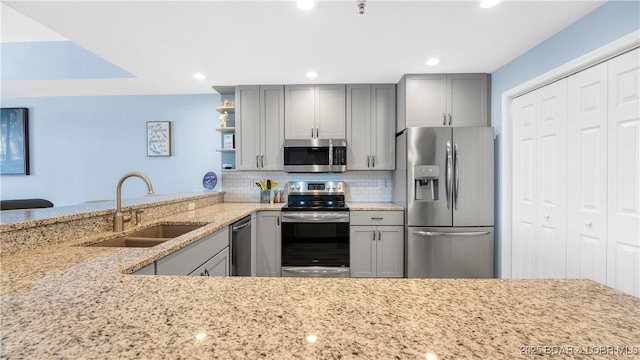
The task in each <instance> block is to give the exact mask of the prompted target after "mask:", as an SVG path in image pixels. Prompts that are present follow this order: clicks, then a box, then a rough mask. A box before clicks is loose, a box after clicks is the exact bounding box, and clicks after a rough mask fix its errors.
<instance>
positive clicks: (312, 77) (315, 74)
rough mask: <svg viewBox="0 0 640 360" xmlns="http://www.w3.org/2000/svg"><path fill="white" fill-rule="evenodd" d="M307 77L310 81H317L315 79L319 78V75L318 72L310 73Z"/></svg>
mask: <svg viewBox="0 0 640 360" xmlns="http://www.w3.org/2000/svg"><path fill="white" fill-rule="evenodd" d="M307 77H308V78H309V79H315V78H317V77H318V73H317V72H315V71H309V72H308V73H307Z"/></svg>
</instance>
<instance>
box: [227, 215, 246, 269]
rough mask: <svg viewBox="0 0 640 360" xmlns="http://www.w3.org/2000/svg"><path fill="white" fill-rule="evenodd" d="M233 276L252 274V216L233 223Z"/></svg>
mask: <svg viewBox="0 0 640 360" xmlns="http://www.w3.org/2000/svg"><path fill="white" fill-rule="evenodd" d="M230 233H231V276H251V216H247V217H245V218H243V219H241V220H238V221H236V222H235V223H233V224H231V232H230Z"/></svg>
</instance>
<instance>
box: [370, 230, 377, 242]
mask: <svg viewBox="0 0 640 360" xmlns="http://www.w3.org/2000/svg"><path fill="white" fill-rule="evenodd" d="M371 238H372V239H373V241H376V228H373V229H371Z"/></svg>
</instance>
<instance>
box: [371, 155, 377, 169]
mask: <svg viewBox="0 0 640 360" xmlns="http://www.w3.org/2000/svg"><path fill="white" fill-rule="evenodd" d="M371 167H376V156H375V155H371Z"/></svg>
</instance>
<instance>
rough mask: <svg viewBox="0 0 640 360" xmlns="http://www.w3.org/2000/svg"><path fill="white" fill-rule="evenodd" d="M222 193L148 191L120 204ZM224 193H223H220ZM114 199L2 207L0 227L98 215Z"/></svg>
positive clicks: (137, 205) (106, 211)
mask: <svg viewBox="0 0 640 360" xmlns="http://www.w3.org/2000/svg"><path fill="white" fill-rule="evenodd" d="M217 194H221V193H220V192H206V193H190V194H169V195H148V196H145V197H142V198H137V199H123V200H122V208H123V209H125V208H129V207H133V208H134V209H137V208H141V207H144V206H145V205H149V204H153V205H163V204H171V203H175V202H182V201H185V200H187V199H190V200H194V201H195V200H197V199H201V198H207V197H211V196H215V195H217ZM222 194H223V193H222ZM114 208H115V200H105V201H100V202H87V203H82V204H78V205H71V206H61V207H52V208H44V209H26V210H5V211H1V212H0V231H7V230H15V229H22V228H27V227H33V226H41V225H46V224H52V223H55V222H60V221H69V220H77V219H84V218H89V217H93V216H97V215H105V214H113V212H114Z"/></svg>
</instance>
